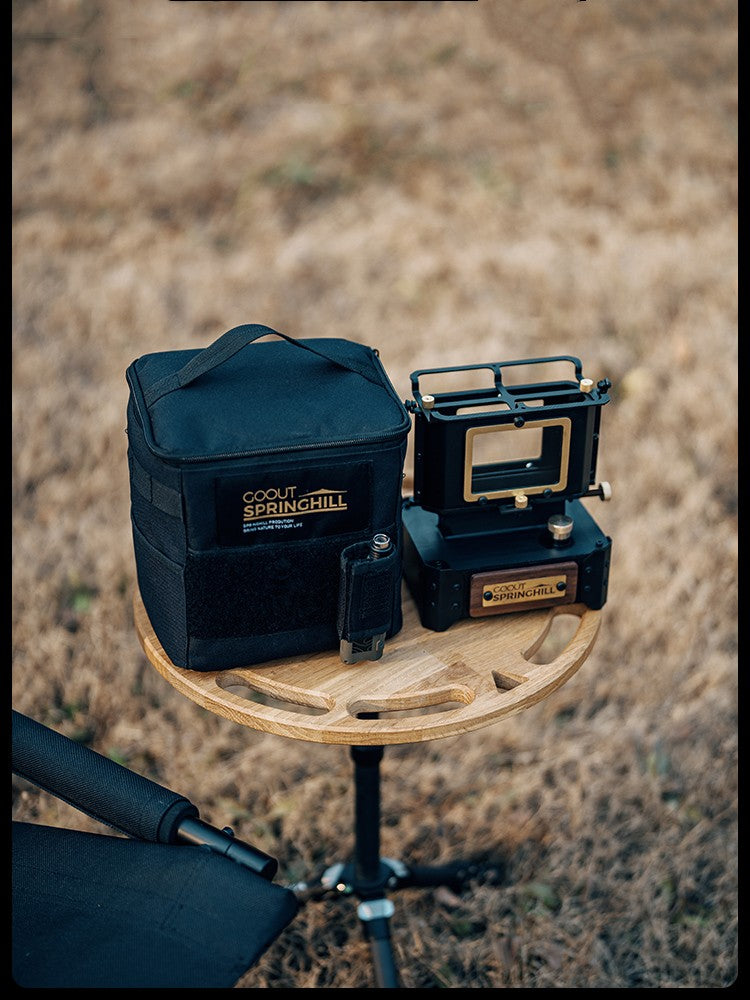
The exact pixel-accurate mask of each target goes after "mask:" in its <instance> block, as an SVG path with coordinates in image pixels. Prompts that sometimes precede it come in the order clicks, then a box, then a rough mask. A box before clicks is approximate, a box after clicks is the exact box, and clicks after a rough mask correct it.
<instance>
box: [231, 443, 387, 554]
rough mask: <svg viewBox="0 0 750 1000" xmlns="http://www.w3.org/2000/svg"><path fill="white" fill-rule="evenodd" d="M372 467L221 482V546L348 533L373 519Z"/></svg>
mask: <svg viewBox="0 0 750 1000" xmlns="http://www.w3.org/2000/svg"><path fill="white" fill-rule="evenodd" d="M370 481H371V467H370V463H368V462H360V463H357V464H355V465H348V466H332V467H328V468H324V469H321V468H310V469H302V470H300V471H298V472H289V471H286V472H282V473H279V471H278V470H276V471H275V472H267V473H265V474H264V473H254V474H249V475H247V476H227V477H224V478H222V479H217V481H216V511H217V519H218V520H217V534H218V539H219V544H220V545H231V546H234V545H251V544H253V543H255V542H258V543H260V542H276V541H281V540H286V539H297V538H318V537H321V536H325V535H339V534H348V533H349V532H353V531H360V530H362V529H364V528H367V527H368V525H369V520H370V507H371V495H370Z"/></svg>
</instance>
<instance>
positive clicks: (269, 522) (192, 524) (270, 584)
mask: <svg viewBox="0 0 750 1000" xmlns="http://www.w3.org/2000/svg"><path fill="white" fill-rule="evenodd" d="M268 334H276V335H277V336H278V337H280V338H282V339H281V340H264V341H262V342H261V343H257V344H253V343H252V342H253V341H255V340H258V339H259V338H261V337H264V336H266V335H268ZM127 381H128V385H129V388H130V397H129V401H128V410H127V433H128V461H129V470H130V495H131V520H132V528H133V542H134V550H135V561H136V572H137V579H138V586H139V589H140V593H141V597H142V600H143V603H144V606H145V608H146V611H147V613H148V616H149V619H150V622H151V625H152V627H153V629H154V631H155V633H156V635H157V638H158V639H159V641H160V643H161V645H162V647H163V648H164V651H165V652H166V653H167V655H168V656H169V657H170V659H171V660H172V662H173V663H174V664H176V665H177V666H179V667H187V668H191V669H195V670H220V669H227V668H230V667H236V666H242V665H249V664H253V663H261V662H265V661H267V660H272V659H276V658H279V657H287V656H294V655H297V654H304V653H307V652H315V651H320V650H325V649H333V648H336V647H337V646H338V642H339V634H338V631H337V612H338V606H339V586H340V574H341V566H340V558H341V553H342V551H343V550H344V549H345V548H346V547H348V546H351V545H352V544H354V543H361V542H362V541H364V540H366V539H369V538H371V537H372V535H373V534H374V533H376V532H384V533H386V534H388V535H389V536H390V537H391V539H392V540H393V542H394V544H395V546H396V552H395V556H396V559H397V560H398V566H399V567H400V564H401V486H402V479H403V466H404V458H405V452H406V441H407V435H408V432H409V429H410V420H409V416H408V414H407V412H406V409H405V407H404V405H403V403H402V402H401V400H400V399H399V398H398V396H397V395H396V393H395V391H394V389H393V386H392V385H391V383H390V381H389V379H388V376H387V375H386V372H385V370H384V368H383V366H382V364H381V362H380V359H379V357H378V354H377V351H375V350H373V349H372V348H369V347H366V346H364V345H361V344H357V343H354V342H352V341H348V340H344V339H335V338H330V339H329V338H325V339H313V340H295V339H293V338H291V337H287V336H286V335H284V334H277V333H276V331H274V330H271V329H269V328H268V327H266V326H260V325H255V324H251V325H243V326H239V327H235V328H234V329H232V330H230V331H228V332H227V333H225V334H224V335H223V336H222V337H220V338H219V339H218V340H217V341H215V342H214V343H213V344H211V345H210V346H209V347H207V348H205V349H204V350H182V351H164V352H159V353H154V354H146V355H143V356H142V357H140V358H138V359H136V360H135V361H134V362H133V363H132V364H131V365H130V367H129V368H128V370H127ZM399 572H400V570H399ZM401 623H402V620H401V605H400V594H399V587H398V586H395V587H394V588H393V607H392V615H391V618H390V624H389V628H388V635H389V636H390V635H393V634H395V633H396V632H397V631H398V630H399V629H400V627H401Z"/></svg>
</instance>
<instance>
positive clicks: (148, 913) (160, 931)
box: [12, 711, 299, 989]
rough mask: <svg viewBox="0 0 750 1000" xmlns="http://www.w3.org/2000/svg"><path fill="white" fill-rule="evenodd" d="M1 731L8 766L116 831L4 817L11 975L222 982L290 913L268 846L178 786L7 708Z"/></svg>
mask: <svg viewBox="0 0 750 1000" xmlns="http://www.w3.org/2000/svg"><path fill="white" fill-rule="evenodd" d="M12 742H13V773H14V774H16V775H18V776H19V777H22V778H24V779H26V780H27V781H30V782H32V783H33V784H35V785H37V786H38V787H39V788H42V789H44V790H46V791H48V792H50V793H52V794H53V795H55V796H57V797H58V798H60V799H62V800H64V801H65V802H68V803H69V804H70V805H73V806H75V807H76V808H77V809H80V810H81V811H82V812H84V813H87V814H88V815H89V816H92V817H93V818H95V819H97V820H99V821H101V822H103V823H105V824H106V825H108V826H109V827H111V828H113V829H114V830H117V831H119V832H120V833H124V834H127V837H121V836H115V835H113V836H109V835H106V834H98V833H88V832H84V831H79V830H64V829H58V828H53V827H48V826H40V825H37V824H31V823H23V822H15V821H14V822H13V823H12V832H13V839H12V853H13V865H12V898H13V915H12V919H13V922H12V961H13V979H14V982H15V983H16V984H17V985H18V986H21V987H27V988H28V987H32V988H33V987H36V988H40V987H41V988H57V989H60V988H97V987H98V988H106V987H126V988H147V987H183V988H197V987H214V988H216V987H219V988H221V987H224V988H229V987H232V986H234V985H235V984H236V982H237V980H238V979H239V978H240V977H241V976H242V975H243V974H244V973H245V972H246V971H247V970H248V969H249V968H251V967H252V965H253V964H254V963H255V962H256V961H257V960H258V959H259V958H260V956H261V955H262V954H263V952H264V951H265V950H266V949H267V948H268V946H269V945H270V944H271V943H272V942H273V941H274V940H275V939H276V938H277V937H278V936H279V934H280V933H281V932H282V930H283V929H284V928H285V927H286V926H288V924H290V923H291V922H292V920H293V919H294V917H295V916H296V915H297V912H298V907H299V903H298V900H297V897H296V896H295V894H294V893H293V892H292V891H291V890H290V889H287V888H284V887H282V886H280V885H275V884H274V883H273V881H272V879H273V877H274V876H275V874H276V870H277V867H278V866H277V862H276V861H275V859H273V858H271V857H269V856H268V855H267V854H264V853H263V852H262V851H259V850H257V849H256V848H254V847H252V846H251V845H249V844H246V843H244V842H242V841H240V840H237V839H236V838H234V836H233V835H232V834H231V831H229V830H228V829H225V830H218V829H217V828H215V827H212V826H210V825H209V824H207V823H204V822H203V821H202V820H201V819H200V817H199V813H198V809H197V808H196V807H195V806H194V805H193V804H192V803H191V802H190V801H189V800H188V799H186V798H185V797H184V796H182V795H178V794H177V793H176V792H173V791H171V790H170V789H168V788H164V787H163V786H161V785H159V784H156V783H155V782H153V781H151V780H149V779H148V778H144V777H142V776H141V775H138V774H136V773H135V772H134V771H131V770H129V769H128V768H126V767H123V766H121V765H120V764H116V763H115V762H114V761H111V760H109V759H108V758H107V757H103V756H102V755H101V754H99V753H96V752H95V751H94V750H91V749H89V748H88V747H85V746H83V745H81V744H78V743H75V742H74V741H73V740H69V739H68V738H67V737H65V736H62V735H61V734H60V733H56V732H55V731H54V730H52V729H49V728H47V727H46V726H43V725H41V724H40V723H39V722H36V721H34V720H33V719H30V718H28V716H25V715H21V714H20V713H19V712H16V711H14V712H13V740H12ZM129 838H132V839H129Z"/></svg>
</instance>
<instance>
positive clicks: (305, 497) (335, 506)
mask: <svg viewBox="0 0 750 1000" xmlns="http://www.w3.org/2000/svg"><path fill="white" fill-rule="evenodd" d="M348 492H349V491H348V490H327V489H320V490H313V491H312V492H311V493H302V494H300V495H299V496H297V487H296V486H283V487H281V488H280V489H277V488H276V487H274V486H271V487H270V488H269V489H267V490H247V492H246V493H244V494H243V497H242V499H243V500H244V501H245V510H244V517H243V531H244V532H245V533H247V532H248V531H252V530H253V528H252V525H253V523H254V522H257V521H264V520H266V519H268V518H277V517H278V518H288V517H300V516H301V515H303V514H318V513H326V512H331V511H337V510H348V509H349V507H348V506H347V503H346V495H347V493H348Z"/></svg>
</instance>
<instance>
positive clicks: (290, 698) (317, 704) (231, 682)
mask: <svg viewBox="0 0 750 1000" xmlns="http://www.w3.org/2000/svg"><path fill="white" fill-rule="evenodd" d="M216 685H217V687H220V688H221V689H222V691H225V692H227V693H229V694H234V695H237V697H238V698H244V699H245V701H252V702H254V703H255V704H260V705H265V706H267V707H268V708H276V709H280V710H281V711H284V712H296V713H298V714H301V715H325V714H326V713H327V712H330V711H331V709H332V708H333V707H334V705H335V701H334V699H333V698H326V697H325V696H324V695H321V694H316V693H315V692H313V691H303V690H300V689H299V688H291V687H289V688H287V689H285V690H284V692H283V693H282V692H279V691H271V690H269V689H268V688H266V687H264V685H262V684H258V683H256V682H255V681H249V680H247V678H245V677H242V676H240V675H239V674H235V673H231V672H223V673H222V674H220V675H219V676H217V677H216Z"/></svg>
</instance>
